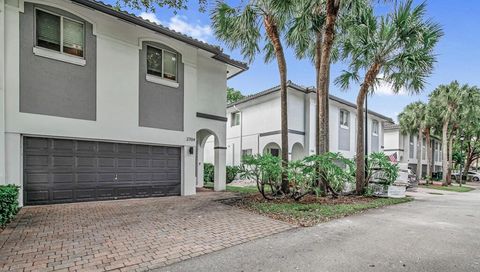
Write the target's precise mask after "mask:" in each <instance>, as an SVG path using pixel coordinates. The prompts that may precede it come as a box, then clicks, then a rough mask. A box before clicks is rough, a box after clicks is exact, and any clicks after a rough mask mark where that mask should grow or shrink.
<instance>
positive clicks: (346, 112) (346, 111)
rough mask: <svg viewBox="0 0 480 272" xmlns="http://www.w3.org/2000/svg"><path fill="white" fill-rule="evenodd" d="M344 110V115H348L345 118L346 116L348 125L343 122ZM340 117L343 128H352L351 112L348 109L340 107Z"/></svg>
mask: <svg viewBox="0 0 480 272" xmlns="http://www.w3.org/2000/svg"><path fill="white" fill-rule="evenodd" d="M342 112H343V116H344V117H345V115H346V117H345V118H346V121H347V125H345V124H343V120H342ZM338 119H339V123H340V127H341V128H343V129H349V128H350V112H349V111H348V110H344V109H340V112H339V114H338Z"/></svg>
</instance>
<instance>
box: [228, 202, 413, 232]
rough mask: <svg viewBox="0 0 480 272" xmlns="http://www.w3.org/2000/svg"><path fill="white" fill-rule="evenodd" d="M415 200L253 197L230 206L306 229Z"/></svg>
mask: <svg viewBox="0 0 480 272" xmlns="http://www.w3.org/2000/svg"><path fill="white" fill-rule="evenodd" d="M412 200H413V198H374V197H362V196H360V197H358V196H348V197H339V198H338V199H331V198H330V197H326V198H315V197H314V196H312V197H311V198H310V199H308V200H307V201H306V202H295V201H292V200H290V199H283V200H273V201H266V200H263V199H262V198H261V196H259V195H258V194H255V195H253V194H252V195H249V196H245V197H244V198H243V199H241V200H239V201H237V202H235V203H231V204H232V205H234V206H237V207H239V208H243V209H247V210H249V211H253V212H255V213H259V214H262V215H266V216H268V217H271V218H274V219H277V220H282V221H286V222H289V223H292V224H296V225H299V226H305V227H306V226H313V225H316V224H318V223H321V222H326V221H329V220H332V219H336V218H341V217H345V216H348V215H352V214H356V213H359V212H362V211H364V210H368V209H375V208H380V207H384V206H389V205H394V204H400V203H405V202H410V201H412Z"/></svg>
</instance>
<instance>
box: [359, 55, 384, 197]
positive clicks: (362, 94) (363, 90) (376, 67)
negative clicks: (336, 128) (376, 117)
mask: <svg viewBox="0 0 480 272" xmlns="http://www.w3.org/2000/svg"><path fill="white" fill-rule="evenodd" d="M380 68H381V65H380V64H379V63H374V64H373V65H372V67H370V69H369V70H368V72H367V73H366V75H365V79H364V81H363V84H362V85H361V87H360V91H359V92H358V96H357V154H356V156H355V161H356V166H357V169H356V170H355V191H356V193H357V194H358V195H361V194H363V190H364V188H365V186H366V185H367V184H366V182H365V139H364V133H363V130H364V129H365V123H364V104H365V98H366V97H367V94H368V90H369V89H370V87H371V86H372V84H373V82H374V80H375V78H376V77H377V75H378V72H379V71H380Z"/></svg>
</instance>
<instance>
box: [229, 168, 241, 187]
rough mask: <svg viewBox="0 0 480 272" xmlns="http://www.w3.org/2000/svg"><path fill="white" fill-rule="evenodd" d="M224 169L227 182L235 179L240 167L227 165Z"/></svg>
mask: <svg viewBox="0 0 480 272" xmlns="http://www.w3.org/2000/svg"><path fill="white" fill-rule="evenodd" d="M226 171H227V184H228V183H231V182H232V181H234V180H235V178H236V177H237V175H238V173H239V172H240V167H238V166H228V165H227V170H226Z"/></svg>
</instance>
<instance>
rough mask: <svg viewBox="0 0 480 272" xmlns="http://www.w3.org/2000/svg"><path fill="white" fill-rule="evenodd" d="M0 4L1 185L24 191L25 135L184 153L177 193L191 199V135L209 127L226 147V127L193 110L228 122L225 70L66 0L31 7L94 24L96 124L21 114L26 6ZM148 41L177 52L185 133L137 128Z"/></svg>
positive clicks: (144, 31)
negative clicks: (21, 24)
mask: <svg viewBox="0 0 480 272" xmlns="http://www.w3.org/2000/svg"><path fill="white" fill-rule="evenodd" d="M0 1H1V2H0V20H1V22H2V24H0V25H1V26H0V41H2V40H4V41H5V48H4V49H3V50H2V52H1V53H0V57H1V65H0V67H1V68H0V72H2V74H1V76H0V83H2V82H3V78H6V79H7V80H6V81H5V84H6V86H5V89H3V88H2V87H1V86H3V85H0V88H1V89H0V114H1V115H2V116H1V117H3V118H0V120H1V121H0V151H2V149H3V148H4V144H3V143H5V146H6V152H5V153H4V152H0V153H2V154H6V157H7V158H8V159H7V160H6V163H2V157H1V156H0V164H1V165H0V183H15V184H18V185H20V186H22V184H23V181H22V173H23V170H22V136H23V135H32V136H46V137H57V138H75V139H89V140H100V141H115V142H127V143H142V144H152V145H171V146H179V147H182V194H183V195H189V194H194V193H195V175H196V174H195V156H194V155H192V154H189V152H188V149H189V147H191V146H192V147H195V146H196V143H195V136H196V132H197V131H198V130H200V129H209V130H211V131H213V132H214V133H215V134H216V135H217V137H218V140H219V144H220V145H221V146H225V145H226V128H225V122H222V121H217V120H210V119H204V118H197V117H196V113H197V112H202V113H207V114H213V115H218V116H225V104H226V102H225V101H226V98H225V89H226V80H227V79H226V75H227V73H226V70H227V67H226V64H224V63H222V62H219V61H216V60H214V59H212V58H210V56H209V55H208V54H206V53H204V52H201V51H200V50H199V49H197V48H195V47H193V46H190V45H188V44H185V43H182V42H180V41H177V40H174V39H172V38H169V37H166V36H162V35H160V34H157V33H155V32H153V31H150V30H147V29H143V28H141V27H139V26H135V25H133V24H129V23H127V22H124V21H121V20H118V19H116V18H113V17H111V16H108V15H105V14H103V13H100V12H97V11H94V10H91V9H87V8H83V7H82V6H80V5H75V4H72V3H71V2H67V1H62V0H47V1H32V2H38V3H42V4H44V5H51V6H54V7H57V8H61V9H64V10H67V11H69V12H71V13H74V14H75V15H77V16H79V17H82V18H84V19H85V20H87V21H89V22H91V23H92V24H93V26H94V34H95V35H96V37H97V108H96V110H97V114H96V116H97V120H96V121H86V120H79V119H70V118H62V117H55V116H47V115H39V114H30V113H23V112H20V111H19V72H18V71H19V13H20V12H22V6H23V1H19V2H17V4H18V7H14V6H7V7H6V8H3V0H0ZM15 2H16V0H12V1H10V2H9V3H15ZM4 10H5V12H4ZM3 22H5V24H3ZM3 27H4V28H3ZM3 30H5V34H3ZM146 40H151V41H155V42H159V43H163V44H165V45H167V46H170V47H172V48H175V49H176V50H177V51H178V52H180V53H181V54H182V61H183V63H184V75H185V78H184V91H185V93H184V131H172V130H164V129H156V128H147V127H139V125H138V122H139V121H138V120H139V108H138V105H139V93H138V92H139V90H138V88H139V87H138V86H139V83H138V81H139V61H138V60H139V50H140V48H141V43H142V41H146ZM3 44H4V43H3V42H2V43H1V45H0V49H2V47H3ZM3 56H4V57H3ZM3 67H8V69H3ZM3 71H4V72H5V77H4V76H3ZM3 90H5V96H3ZM3 98H4V99H5V103H3ZM3 105H5V108H4V109H3ZM3 120H5V126H3ZM3 131H4V133H3ZM3 137H5V140H3ZM4 167H5V170H3V168H4ZM2 176H6V179H4V178H1V177H2Z"/></svg>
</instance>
